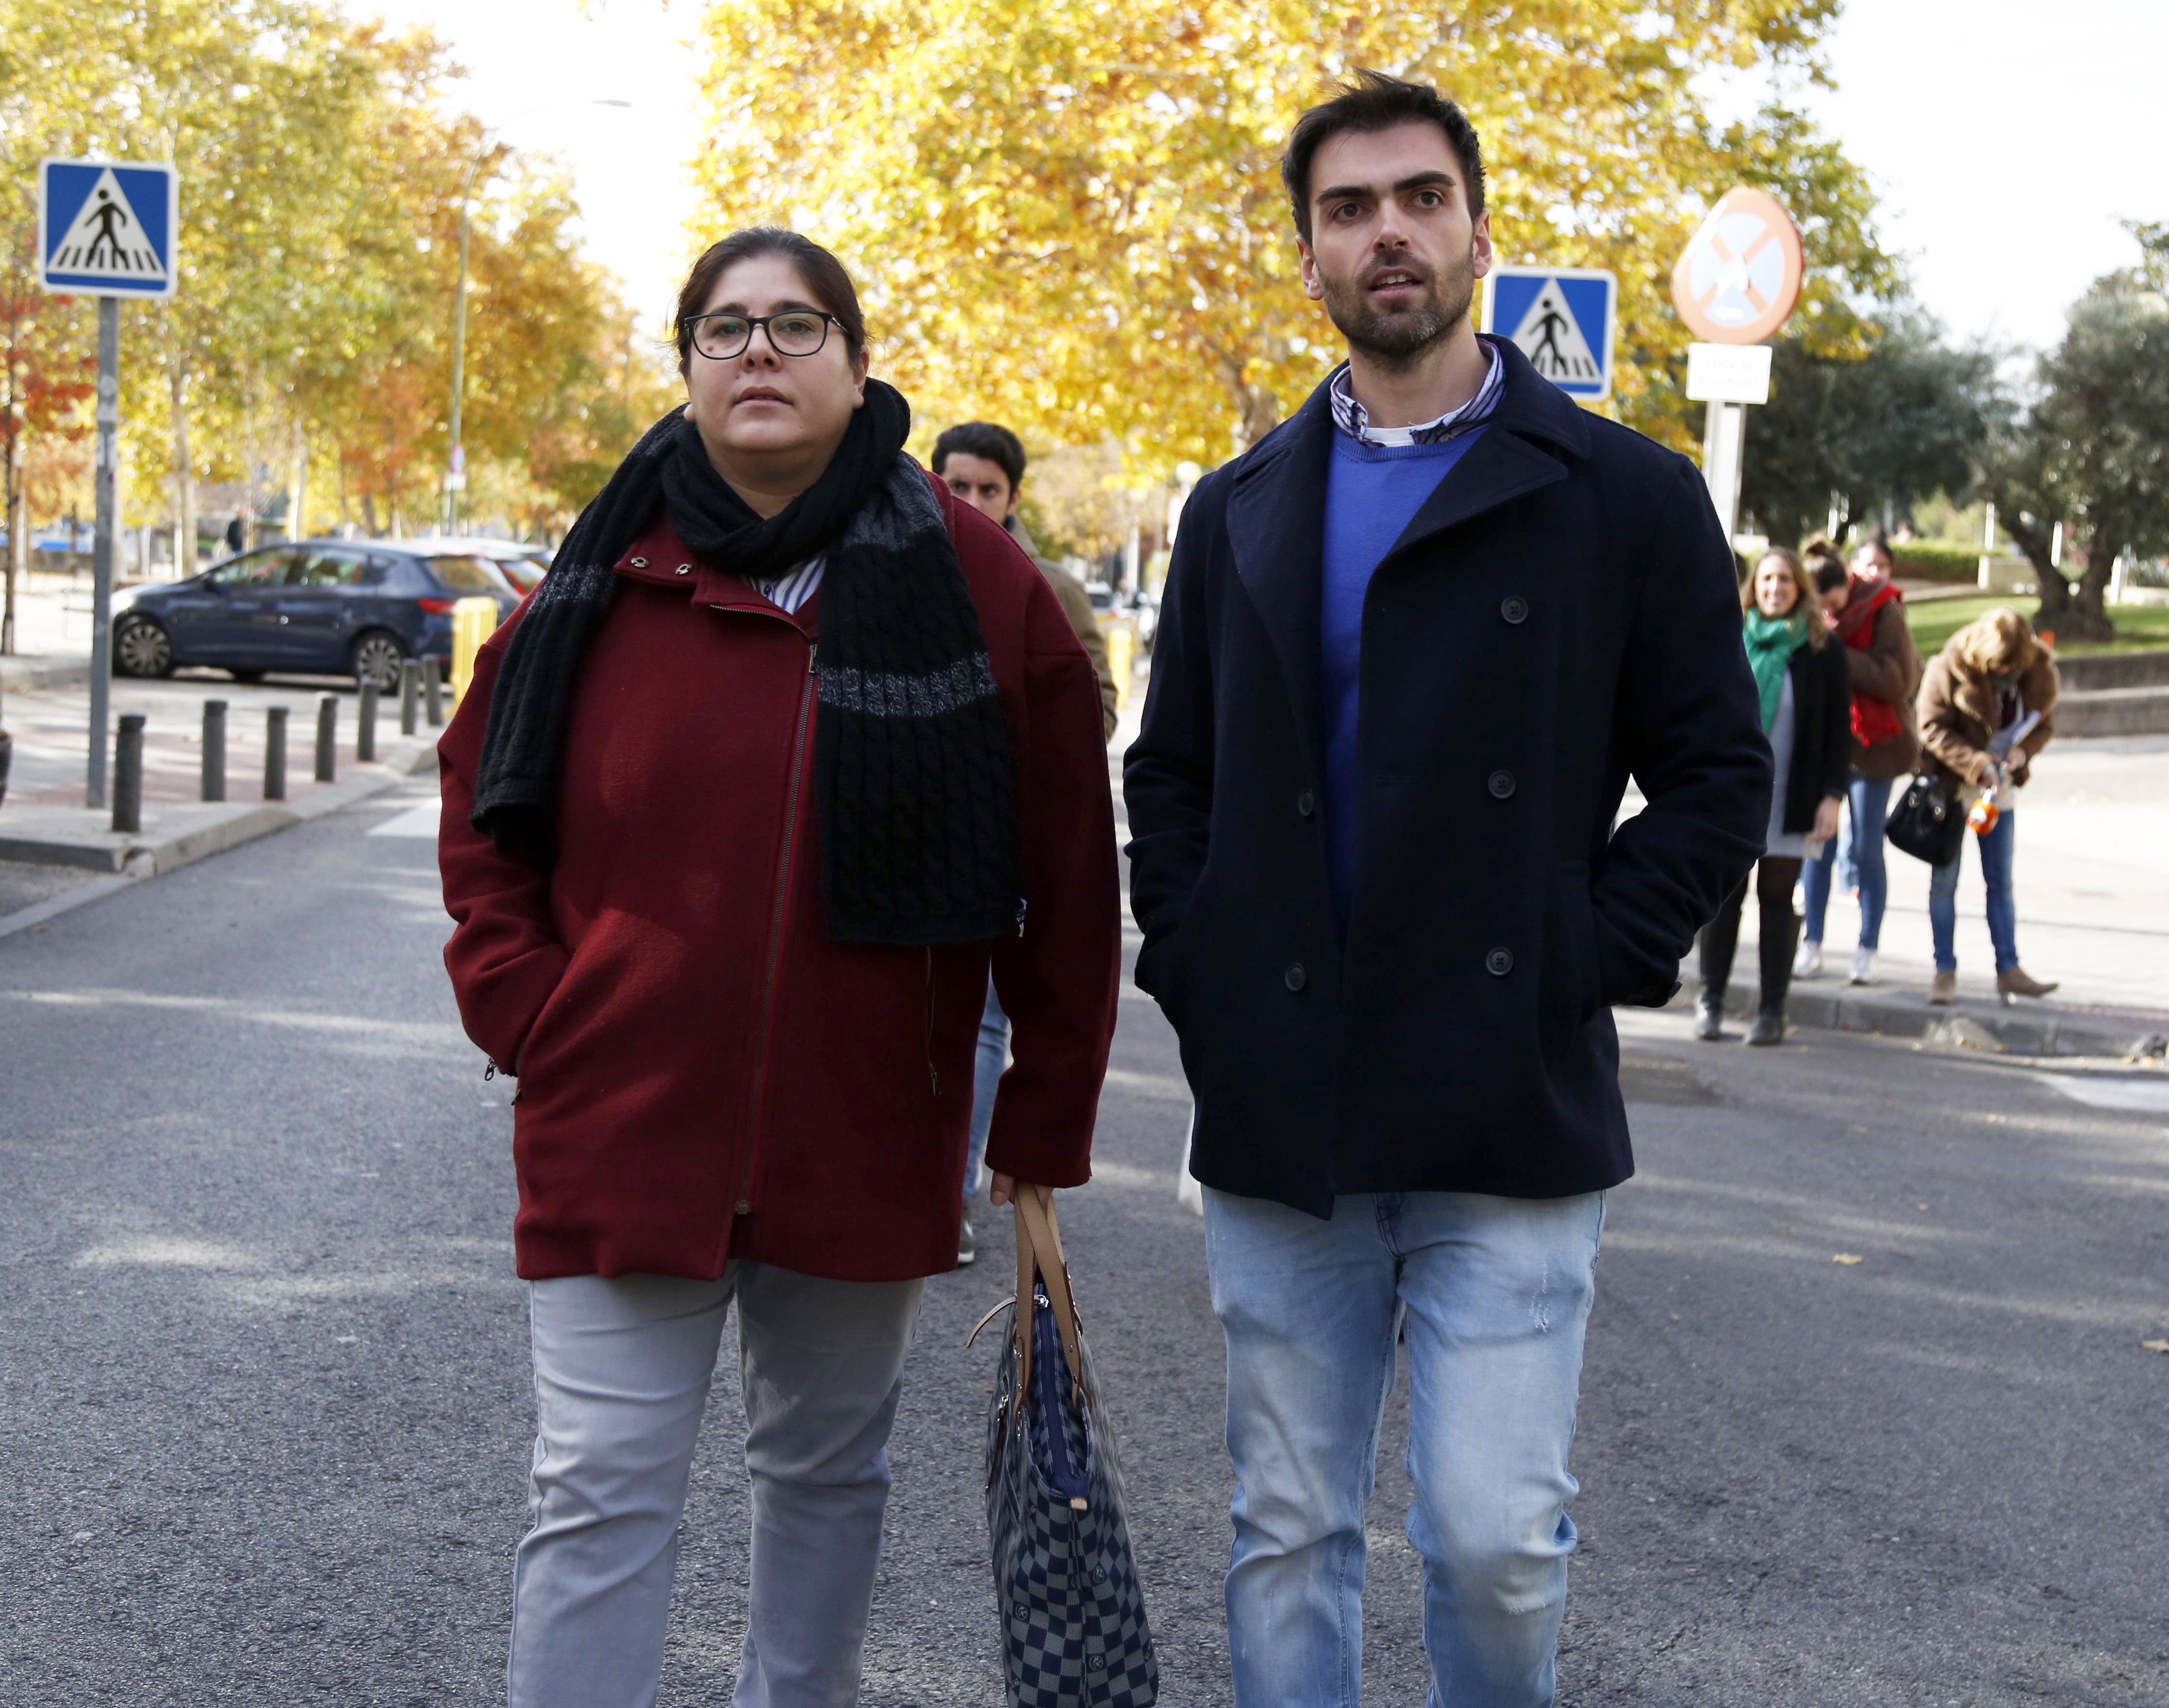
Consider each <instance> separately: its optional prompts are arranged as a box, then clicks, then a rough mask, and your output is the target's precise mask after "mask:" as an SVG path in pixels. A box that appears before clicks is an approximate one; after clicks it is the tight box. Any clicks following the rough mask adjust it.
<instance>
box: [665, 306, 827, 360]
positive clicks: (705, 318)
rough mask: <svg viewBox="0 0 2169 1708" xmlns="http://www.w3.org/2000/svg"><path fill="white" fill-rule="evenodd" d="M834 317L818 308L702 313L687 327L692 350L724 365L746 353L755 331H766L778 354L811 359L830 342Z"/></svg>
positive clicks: (771, 346)
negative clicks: (689, 331) (810, 357)
mask: <svg viewBox="0 0 2169 1708" xmlns="http://www.w3.org/2000/svg"><path fill="white" fill-rule="evenodd" d="M835 319H836V317H835V316H834V315H833V314H823V313H822V312H820V311H819V310H818V309H812V308H791V309H786V310H785V311H784V312H782V313H781V314H701V315H695V317H694V318H693V319H692V321H691V322H690V325H691V327H692V329H693V348H694V349H695V350H698V351H699V352H700V353H701V355H704V356H706V357H707V358H708V360H711V361H717V362H727V361H729V360H731V359H732V358H733V356H738V355H744V354H745V347H746V346H747V345H748V344H751V343H752V342H753V334H754V328H755V327H761V326H765V327H766V328H768V342H769V344H770V348H771V349H773V350H775V353H776V354H777V355H787V356H810V355H813V354H814V352H816V351H817V350H819V349H820V348H821V346H822V345H823V344H826V343H828V341H829V327H830V326H831V325H832V324H834V323H835Z"/></svg>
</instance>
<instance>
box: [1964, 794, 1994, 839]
mask: <svg viewBox="0 0 2169 1708" xmlns="http://www.w3.org/2000/svg"><path fill="white" fill-rule="evenodd" d="M2002 816H2003V809H2002V808H2001V807H1999V806H1998V805H1996V796H1995V794H1994V793H1993V792H1990V793H1987V794H1985V795H1983V796H1982V797H1981V798H1980V799H1979V800H1977V801H1975V802H1974V803H1973V810H1972V811H1970V812H1969V813H1968V814H1966V823H1967V824H1968V825H1970V826H1971V827H1972V828H1973V829H1974V830H1978V831H1980V834H1981V835H1984V836H1985V835H1987V834H1988V833H1989V832H1990V830H1994V829H1995V828H1996V820H1997V819H2001V817H2002Z"/></svg>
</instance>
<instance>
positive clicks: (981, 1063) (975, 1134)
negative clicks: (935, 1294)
mask: <svg viewBox="0 0 2169 1708" xmlns="http://www.w3.org/2000/svg"><path fill="white" fill-rule="evenodd" d="M1024 468H1025V455H1024V441H1023V440H1021V439H1019V438H1018V437H1017V436H1016V435H1015V434H1014V433H1012V432H1010V430H1009V429H1008V428H1006V427H998V426H996V425H995V424H994V423H993V422H991V421H967V422H965V423H963V424H962V425H961V426H957V427H951V429H950V430H948V431H947V432H946V433H944V434H943V435H941V437H940V438H939V439H937V440H935V441H934V473H935V478H936V479H938V480H942V481H946V483H948V487H949V490H950V491H951V492H952V493H954V494H957V497H958V498H960V499H962V500H963V501H964V502H965V503H966V504H970V505H971V506H972V507H973V509H974V510H978V511H980V512H982V513H983V515H987V516H989V517H991V518H992V519H993V520H995V521H997V522H999V523H1000V524H1001V525H1002V526H1003V527H1005V528H1006V529H1007V530H1008V531H1009V532H1010V537H1012V538H1013V539H1015V541H1016V542H1017V544H1018V545H1020V546H1021V547H1024V550H1025V553H1026V556H1027V557H1029V558H1031V561H1032V562H1033V563H1037V564H1038V565H1039V573H1040V574H1042V575H1044V576H1045V577H1046V578H1047V584H1048V585H1050V586H1052V587H1053V589H1054V592H1055V596H1056V597H1057V598H1058V599H1059V600H1061V601H1062V609H1063V612H1064V613H1065V614H1066V615H1067V616H1069V626H1070V627H1072V628H1074V629H1075V630H1076V631H1077V638H1078V639H1079V640H1080V641H1082V642H1083V643H1084V651H1085V654H1086V656H1087V657H1089V658H1090V659H1091V660H1092V668H1093V670H1095V671H1096V672H1098V674H1099V677H1100V724H1101V732H1102V734H1103V735H1104V736H1105V737H1106V739H1113V737H1114V734H1115V673H1114V671H1113V670H1112V669H1111V667H1110V666H1109V665H1108V662H1107V640H1106V636H1104V635H1103V634H1101V633H1100V621H1099V619H1098V618H1097V617H1096V616H1094V615H1093V614H1092V600H1091V596H1090V595H1089V594H1087V593H1086V592H1085V591H1084V583H1083V582H1081V581H1079V579H1077V578H1076V577H1075V576H1074V575H1072V574H1070V573H1069V571H1068V570H1067V569H1064V568H1063V567H1062V566H1061V565H1060V564H1059V563H1053V562H1052V561H1050V560H1049V559H1047V558H1042V557H1041V556H1040V554H1039V547H1038V546H1037V544H1036V543H1035V542H1033V540H1032V537H1031V532H1030V531H1028V530H1027V529H1026V527H1025V526H1024V523H1023V521H1022V520H1020V519H1019V517H1018V515H1017V499H1018V498H1019V496H1020V488H1022V486H1023V485H1024ZM1009 1042H1010V1021H1009V1017H1008V1016H1007V1015H1006V1014H1005V1013H1003V1012H1002V1005H1001V1003H1000V1002H999V1001H998V1000H997V999H996V997H995V995H994V985H993V984H992V983H991V982H989V985H988V986H987V1007H986V1011H985V1013H984V1014H983V1015H982V1016H981V1017H980V1019H979V1056H978V1065H977V1068H976V1070H975V1077H974V1080H973V1087H972V1150H971V1154H970V1156H969V1157H968V1158H967V1160H966V1161H965V1164H964V1230H963V1235H962V1239H961V1241H959V1244H958V1246H957V1263H958V1264H959V1265H960V1266H962V1265H965V1264H968V1263H971V1262H973V1261H974V1260H975V1259H976V1258H977V1257H978V1247H977V1241H976V1236H974V1235H973V1230H972V1214H971V1205H972V1200H973V1198H974V1197H975V1196H977V1194H978V1187H979V1158H980V1157H981V1156H983V1154H984V1153H985V1151H986V1148H987V1126H988V1124H989V1122H990V1121H991V1120H992V1119H993V1118H994V1086H995V1083H996V1082H997V1081H999V1079H1000V1078H1001V1076H1002V1068H1003V1065H1004V1064H1005V1062H1006V1061H1007V1059H1008V1057H1009Z"/></svg>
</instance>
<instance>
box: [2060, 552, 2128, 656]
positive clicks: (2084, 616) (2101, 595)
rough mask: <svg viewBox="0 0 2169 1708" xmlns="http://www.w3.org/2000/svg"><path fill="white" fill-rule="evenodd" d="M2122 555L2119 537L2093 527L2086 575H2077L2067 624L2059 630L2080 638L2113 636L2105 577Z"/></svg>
mask: <svg viewBox="0 0 2169 1708" xmlns="http://www.w3.org/2000/svg"><path fill="white" fill-rule="evenodd" d="M2123 554H2124V542H2122V541H2121V540H2118V539H2117V538H2116V537H2115V536H2113V535H2111V534H2107V533H2104V532H2102V531H2101V530H2099V529H2097V530H2095V531H2094V534H2093V537H2092V538H2091V539H2089V540H2088V541H2087V542H2086V574H2083V575H2081V577H2080V578H2079V579H2078V583H2077V584H2076V587H2075V589H2074V590H2073V592H2072V595H2071V616H2070V618H2069V619H2068V620H2067V621H2068V624H2069V626H2068V627H2066V628H2065V630H2063V631H2061V632H2065V633H2068V634H2071V635H2075V636H2076V637H2078V638H2081V639H2082V640H2113V639H2115V638H2116V623H2115V622H2114V621H2113V619H2112V618H2111V617H2110V616H2109V614H2108V578H2109V575H2110V574H2111V572H2112V571H2113V570H2114V569H2115V568H2116V560H2117V559H2118V558H2119V557H2121V556H2123Z"/></svg>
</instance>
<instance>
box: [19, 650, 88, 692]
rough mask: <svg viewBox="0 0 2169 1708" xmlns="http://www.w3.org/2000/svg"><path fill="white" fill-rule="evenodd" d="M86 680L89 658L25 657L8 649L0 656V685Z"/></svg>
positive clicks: (63, 684)
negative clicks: (8, 652)
mask: <svg viewBox="0 0 2169 1708" xmlns="http://www.w3.org/2000/svg"><path fill="white" fill-rule="evenodd" d="M88 681H90V659H88V657H87V656H86V657H83V658H80V659H65V658H63V659H56V658H48V657H45V656H42V655H40V656H38V657H35V658H26V657H24V656H22V655H20V654H14V653H10V654H8V656H7V657H5V658H0V688H4V689H8V690H9V691H13V690H14V689H17V688H24V689H29V688H80V687H82V686H83V685H84V684H85V683H87V682H88Z"/></svg>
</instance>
